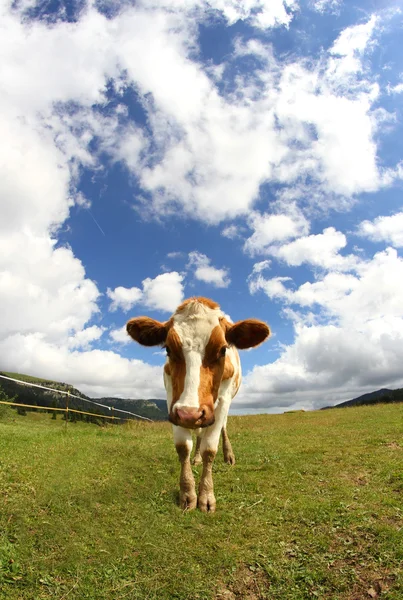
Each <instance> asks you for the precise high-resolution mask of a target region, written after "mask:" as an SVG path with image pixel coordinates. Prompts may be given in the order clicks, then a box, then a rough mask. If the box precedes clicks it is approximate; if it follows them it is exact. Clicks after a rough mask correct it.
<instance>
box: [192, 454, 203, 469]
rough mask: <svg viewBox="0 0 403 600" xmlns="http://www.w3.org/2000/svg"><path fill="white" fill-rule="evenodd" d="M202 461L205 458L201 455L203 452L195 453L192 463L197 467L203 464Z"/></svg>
mask: <svg viewBox="0 0 403 600" xmlns="http://www.w3.org/2000/svg"><path fill="white" fill-rule="evenodd" d="M202 462H203V459H202V457H201V454H195V455H194V457H193V459H192V465H195V466H196V467H197V465H201V464H202Z"/></svg>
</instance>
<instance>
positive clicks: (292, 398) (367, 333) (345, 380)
mask: <svg viewBox="0 0 403 600" xmlns="http://www.w3.org/2000/svg"><path fill="white" fill-rule="evenodd" d="M402 279H403V259H402V258H401V257H399V256H398V255H397V252H396V250H394V249H392V248H389V249H387V250H386V251H384V252H379V253H377V254H375V255H374V257H373V258H372V259H371V260H357V262H356V264H355V266H354V268H353V269H352V272H350V273H339V272H337V271H334V272H330V273H326V274H324V275H323V277H322V278H320V279H319V280H318V281H315V282H313V283H311V282H305V283H304V284H302V285H300V286H299V287H298V288H296V289H295V288H294V289H293V288H291V287H290V285H289V283H290V282H291V278H289V277H275V278H272V279H269V280H264V278H263V277H262V275H261V274H258V275H257V276H256V277H255V278H254V279H253V280H252V283H251V286H252V287H251V291H252V292H256V291H258V290H259V289H260V290H263V291H264V292H265V293H266V294H267V295H268V297H269V298H271V299H279V300H281V301H282V302H285V303H286V305H287V304H288V305H296V306H298V307H299V308H300V309H302V312H300V313H298V312H295V311H290V313H289V315H290V316H291V317H292V318H293V320H294V327H295V340H294V342H293V343H292V344H290V345H287V346H285V347H283V349H282V352H281V356H280V358H278V359H277V360H276V361H275V362H274V363H272V364H268V365H265V366H261V367H255V369H253V371H252V372H251V373H250V374H249V375H248V376H247V378H246V382H245V383H246V385H245V386H244V388H243V390H242V391H241V396H240V399H239V400H238V404H239V405H245V406H246V405H247V403H248V402H250V403H251V405H253V404H254V405H257V404H259V403H260V404H262V405H267V404H273V405H274V404H275V405H276V406H284V407H285V406H289V405H291V404H294V403H295V402H302V401H306V400H308V401H309V406H310V407H311V408H315V407H316V408H317V407H321V406H323V405H325V404H326V403H329V397H330V398H332V397H333V399H334V402H336V401H341V400H345V399H348V398H352V397H354V396H357V395H359V394H360V393H364V392H365V391H368V390H371V389H372V390H373V389H374V387H382V386H390V387H398V386H399V385H403V376H402V373H401V366H399V365H401V361H402V359H403V288H402V286H401V283H400V282H401V281H402ZM306 309H309V310H311V311H312V310H313V311H314V312H313V313H312V312H308V313H306V312H304V311H305V310H306ZM285 314H287V311H285ZM247 398H249V399H250V400H248V401H247V400H246V399H247Z"/></svg>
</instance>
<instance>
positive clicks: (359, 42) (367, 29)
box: [330, 15, 378, 56]
mask: <svg viewBox="0 0 403 600" xmlns="http://www.w3.org/2000/svg"><path fill="white" fill-rule="evenodd" d="M377 22H378V18H377V17H376V16H375V15H372V16H371V18H370V19H369V20H368V21H366V23H362V24H360V25H352V26H351V27H346V29H343V31H342V32H341V33H340V35H339V37H338V38H337V39H336V41H335V42H334V44H333V46H332V48H331V49H330V52H331V54H338V55H340V56H352V55H355V54H363V53H364V52H365V51H366V50H367V48H368V44H369V42H370V40H371V38H372V36H373V34H374V31H375V27H376V25H377Z"/></svg>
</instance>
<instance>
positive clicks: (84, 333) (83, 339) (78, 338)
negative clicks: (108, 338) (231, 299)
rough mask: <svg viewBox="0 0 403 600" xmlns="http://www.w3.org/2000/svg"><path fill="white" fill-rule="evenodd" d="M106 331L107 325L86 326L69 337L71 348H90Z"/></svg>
mask: <svg viewBox="0 0 403 600" xmlns="http://www.w3.org/2000/svg"><path fill="white" fill-rule="evenodd" d="M104 331H105V327H98V325H92V326H91V327H86V328H85V329H82V330H81V331H77V332H76V333H75V334H74V335H72V336H70V337H69V339H68V346H69V348H82V349H84V350H89V349H90V347H91V344H92V343H93V342H95V341H97V340H99V339H100V337H101V336H102V335H103V333H104Z"/></svg>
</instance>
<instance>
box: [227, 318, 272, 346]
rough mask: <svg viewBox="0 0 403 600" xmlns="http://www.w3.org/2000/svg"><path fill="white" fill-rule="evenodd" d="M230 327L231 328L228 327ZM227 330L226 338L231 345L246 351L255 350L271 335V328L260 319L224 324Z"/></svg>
mask: <svg viewBox="0 0 403 600" xmlns="http://www.w3.org/2000/svg"><path fill="white" fill-rule="evenodd" d="M228 325H229V327H228ZM223 326H224V327H225V329H226V332H225V337H226V339H227V341H228V343H229V344H231V345H233V346H235V347H236V348H239V349H240V350H244V349H246V348H254V347H255V346H258V345H259V344H261V343H262V342H264V341H265V340H266V339H267V338H268V337H269V335H270V328H269V326H268V325H267V324H266V323H264V322H263V321H259V320H258V319H245V320H244V321H238V322H237V323H234V324H233V325H232V324H228V321H226V322H224V323H223Z"/></svg>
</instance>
